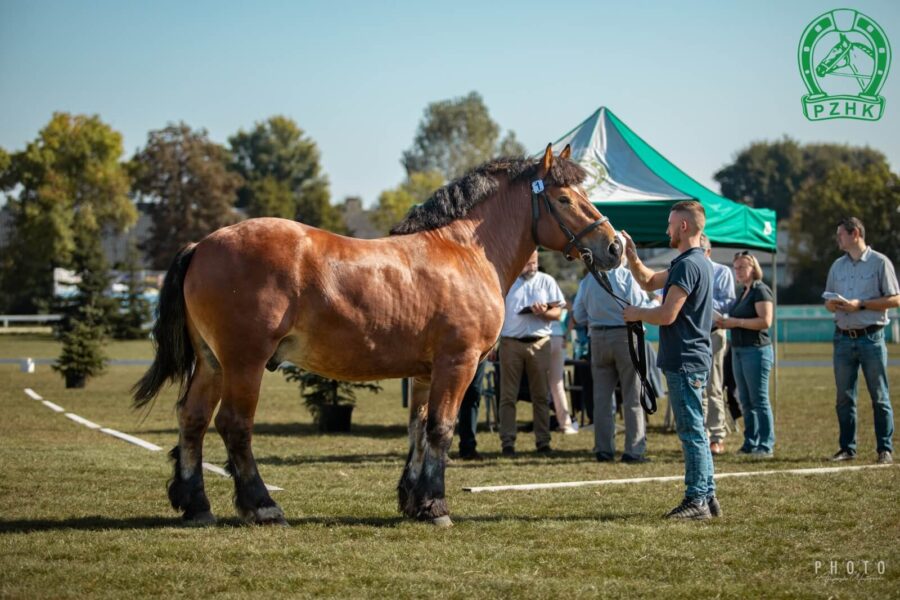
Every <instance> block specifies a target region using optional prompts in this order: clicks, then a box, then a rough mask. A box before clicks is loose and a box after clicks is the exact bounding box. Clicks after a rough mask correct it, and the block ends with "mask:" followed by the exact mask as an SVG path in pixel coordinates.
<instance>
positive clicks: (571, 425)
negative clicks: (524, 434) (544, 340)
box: [549, 308, 578, 433]
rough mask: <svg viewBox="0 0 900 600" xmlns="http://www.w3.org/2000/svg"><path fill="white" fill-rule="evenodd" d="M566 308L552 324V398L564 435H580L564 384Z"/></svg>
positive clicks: (550, 380) (550, 381) (560, 428)
mask: <svg viewBox="0 0 900 600" xmlns="http://www.w3.org/2000/svg"><path fill="white" fill-rule="evenodd" d="M567 313H568V311H567V310H566V309H565V308H564V309H563V311H562V316H561V317H560V319H559V320H558V321H551V322H550V328H551V332H550V379H549V384H550V396H551V397H552V398H553V410H554V411H555V412H556V420H557V421H559V431H561V432H562V433H578V422H577V421H572V416H571V415H570V414H569V408H568V403H567V402H566V385H565V383H564V382H563V377H564V376H565V366H566V326H565V322H566V314H567Z"/></svg>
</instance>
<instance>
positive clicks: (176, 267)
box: [131, 244, 196, 408]
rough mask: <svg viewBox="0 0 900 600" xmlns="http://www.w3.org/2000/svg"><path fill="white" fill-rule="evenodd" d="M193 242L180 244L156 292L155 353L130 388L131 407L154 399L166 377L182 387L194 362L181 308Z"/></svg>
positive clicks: (184, 315)
mask: <svg viewBox="0 0 900 600" xmlns="http://www.w3.org/2000/svg"><path fill="white" fill-rule="evenodd" d="M195 247H196V244H190V245H187V246H185V247H184V248H182V249H181V250H180V251H179V252H178V254H176V255H175V259H174V260H172V266H171V267H169V270H168V272H167V273H166V278H165V280H163V286H162V289H161V290H160V292H159V306H158V308H157V315H158V316H157V318H156V324H155V325H154V326H153V344H154V346H156V356H155V357H154V358H153V364H152V365H150V368H149V369H148V370H147V372H146V373H144V376H143V377H141V380H140V381H138V382H137V383H136V384H135V385H134V387H133V388H132V389H131V391H132V393H133V394H134V402H133V406H134V408H140V407H142V406H144V405H145V404H147V403H148V402H150V401H151V400H153V398H155V397H156V395H157V394H158V393H159V390H160V388H161V387H162V386H163V385H164V384H165V383H166V381H172V382H173V383H174V382H175V381H178V382H179V384H180V385H181V388H182V391H184V386H185V383H186V382H187V379H188V376H189V375H190V374H191V369H192V368H193V366H194V348H193V347H192V346H191V342H190V340H189V339H188V334H187V320H186V314H185V310H184V276H185V274H186V273H187V270H188V266H189V265H190V264H191V258H192V257H193V256H194V248H195Z"/></svg>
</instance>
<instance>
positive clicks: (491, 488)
mask: <svg viewBox="0 0 900 600" xmlns="http://www.w3.org/2000/svg"><path fill="white" fill-rule="evenodd" d="M890 466H892V465H862V466H858V467H818V468H813V469H782V470H769V471H744V472H739V473H716V476H715V477H716V479H725V478H727V477H752V476H754V475H827V474H830V473H837V472H840V471H861V470H863V469H883V468H885V467H890ZM664 481H684V475H671V476H666V477H632V478H629V479H596V480H593V481H560V482H558V483H525V484H520V485H487V486H482V487H464V488H463V491H464V492H473V493H476V494H477V493H479V492H511V491H526V490H553V489H557V488H574V487H587V486H597V485H617V484H629V483H654V482H664Z"/></svg>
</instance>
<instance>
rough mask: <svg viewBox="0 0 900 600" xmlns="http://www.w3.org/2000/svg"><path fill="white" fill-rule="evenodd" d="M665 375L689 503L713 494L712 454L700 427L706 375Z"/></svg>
mask: <svg viewBox="0 0 900 600" xmlns="http://www.w3.org/2000/svg"><path fill="white" fill-rule="evenodd" d="M665 374H666V383H667V384H668V386H669V402H670V403H671V404H672V414H674V415H675V428H676V430H677V431H678V438H679V439H680V440H681V449H682V451H683V452H684V485H685V492H684V496H685V498H687V499H688V500H704V499H706V498H709V497H711V496H714V495H715V494H716V482H715V481H714V480H713V460H712V453H711V452H710V451H709V439H708V438H707V437H706V426H705V425H704V424H703V390H705V389H706V378H707V377H708V375H709V373H708V372H707V371H697V372H695V373H681V372H673V371H666V372H665Z"/></svg>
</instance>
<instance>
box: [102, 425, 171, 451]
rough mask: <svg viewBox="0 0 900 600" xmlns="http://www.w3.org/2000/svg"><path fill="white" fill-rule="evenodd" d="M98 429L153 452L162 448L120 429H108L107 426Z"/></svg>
mask: <svg viewBox="0 0 900 600" xmlns="http://www.w3.org/2000/svg"><path fill="white" fill-rule="evenodd" d="M100 431H102V432H103V433H106V434H109V435H111V436H113V437H117V438H119V439H120V440H125V441H126V442H129V443H131V444H134V445H136V446H140V447H141V448H146V449H147V450H152V451H153V452H159V451H160V450H162V448H161V447H159V446H157V445H156V444H151V443H150V442H148V441H146V440H142V439H141V438H139V437H134V436H133V435H128V434H127V433H122V432H121V431H116V430H115V429H110V428H109V427H101V428H100Z"/></svg>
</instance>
